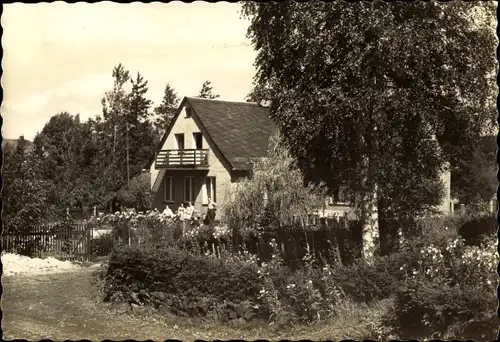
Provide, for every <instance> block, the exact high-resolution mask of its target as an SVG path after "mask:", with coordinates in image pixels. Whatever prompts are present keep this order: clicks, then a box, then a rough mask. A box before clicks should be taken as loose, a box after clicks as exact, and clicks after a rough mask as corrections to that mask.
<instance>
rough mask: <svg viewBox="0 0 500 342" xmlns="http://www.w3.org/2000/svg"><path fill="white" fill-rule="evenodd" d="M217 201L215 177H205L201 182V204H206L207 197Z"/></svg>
mask: <svg viewBox="0 0 500 342" xmlns="http://www.w3.org/2000/svg"><path fill="white" fill-rule="evenodd" d="M209 198H211V199H212V201H214V202H217V199H216V198H215V177H206V178H205V184H203V204H205V205H208V199H209Z"/></svg>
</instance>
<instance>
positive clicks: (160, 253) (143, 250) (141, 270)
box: [106, 246, 260, 301]
mask: <svg viewBox="0 0 500 342" xmlns="http://www.w3.org/2000/svg"><path fill="white" fill-rule="evenodd" d="M106 281H107V289H108V293H107V296H108V297H110V296H112V295H113V293H114V292H116V291H129V290H131V289H134V288H135V289H144V290H146V291H162V292H165V293H170V294H178V295H182V296H186V297H198V296H210V297H213V298H215V299H218V300H220V301H223V300H231V301H243V300H246V299H255V298H257V295H258V292H259V289H260V288H259V278H258V273H257V268H256V266H255V265H253V264H250V263H245V262H242V261H238V260H234V261H231V262H226V261H224V260H221V259H218V258H214V257H209V256H205V255H193V254H190V253H189V252H186V251H182V250H180V249H178V248H175V247H171V248H156V249H154V248H149V247H140V246H136V247H128V246H123V247H120V248H117V249H115V250H114V252H113V253H112V254H111V257H110V260H109V265H108V271H107V274H106Z"/></svg>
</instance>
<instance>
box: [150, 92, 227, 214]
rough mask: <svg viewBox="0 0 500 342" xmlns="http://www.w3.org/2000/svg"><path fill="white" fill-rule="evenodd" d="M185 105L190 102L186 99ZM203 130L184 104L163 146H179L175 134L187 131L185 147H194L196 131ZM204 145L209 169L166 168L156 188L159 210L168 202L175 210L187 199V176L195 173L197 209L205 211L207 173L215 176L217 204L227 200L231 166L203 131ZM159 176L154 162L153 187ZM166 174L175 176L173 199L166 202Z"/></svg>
mask: <svg viewBox="0 0 500 342" xmlns="http://www.w3.org/2000/svg"><path fill="white" fill-rule="evenodd" d="M186 105H188V103H187V102H186ZM197 132H201V129H200V128H199V127H198V125H197V124H196V122H195V120H194V119H193V118H192V117H191V118H186V110H185V108H182V111H181V113H180V115H179V116H178V117H177V120H176V121H175V123H174V125H173V127H172V130H171V131H170V134H169V135H168V137H167V139H166V140H165V143H164V144H163V146H162V147H161V149H162V150H168V149H177V147H178V146H177V141H176V139H175V134H180V133H183V134H184V145H185V148H187V149H190V148H195V142H194V137H193V133H197ZM203 148H204V149H208V161H209V169H208V171H207V170H206V169H205V170H167V171H166V172H165V175H164V177H163V180H162V181H161V182H162V183H161V184H160V187H159V189H158V191H157V192H156V194H155V196H154V200H153V207H154V208H157V209H158V210H163V209H164V208H165V207H166V205H167V204H168V205H169V207H170V208H171V209H172V210H177V208H178V207H179V205H180V203H181V202H183V201H184V177H187V176H192V177H194V180H193V182H194V184H193V187H194V189H195V196H196V201H195V203H194V206H195V208H196V210H199V211H201V212H206V210H207V207H206V205H203V204H202V201H203V195H202V191H201V187H202V185H203V184H204V183H205V177H215V183H216V186H215V188H216V190H215V191H216V192H215V197H216V202H217V204H219V206H220V204H221V203H224V200H225V196H226V194H227V192H228V189H230V186H231V176H230V172H229V169H228V168H227V167H226V165H224V163H223V157H222V155H221V154H220V153H219V152H218V151H216V150H215V151H214V149H212V147H211V146H209V144H208V141H207V138H206V137H205V135H203ZM157 176H158V170H155V166H154V163H153V164H152V165H151V187H153V184H154V183H155V181H156V177H157ZM166 177H174V179H175V185H174V189H175V194H174V200H175V202H174V203H167V202H165V200H164V182H165V178H166Z"/></svg>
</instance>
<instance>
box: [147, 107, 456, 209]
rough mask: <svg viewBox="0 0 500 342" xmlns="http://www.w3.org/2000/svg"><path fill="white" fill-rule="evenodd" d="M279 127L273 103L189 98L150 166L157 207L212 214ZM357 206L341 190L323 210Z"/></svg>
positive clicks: (248, 171)
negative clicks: (187, 207) (212, 205)
mask: <svg viewBox="0 0 500 342" xmlns="http://www.w3.org/2000/svg"><path fill="white" fill-rule="evenodd" d="M275 132H276V127H275V125H274V123H273V122H272V121H271V119H270V118H269V109H268V108H267V106H261V105H259V104H257V103H250V102H228V101H221V100H212V99H203V98H194V97H185V98H184V99H183V100H182V102H181V104H180V106H179V108H178V110H177V112H176V114H175V116H174V118H173V119H172V122H171V124H170V126H169V127H168V129H167V131H166V132H165V134H164V136H163V137H162V140H161V142H160V144H159V148H158V150H157V152H156V154H155V157H154V159H152V160H151V161H150V163H149V165H148V166H147V168H148V169H149V171H150V176H151V189H152V193H153V196H154V198H153V207H154V208H156V209H158V210H160V211H162V210H163V209H164V208H165V207H166V206H167V205H168V206H169V207H170V208H171V209H172V210H174V211H175V210H177V208H178V207H179V206H180V204H181V203H185V202H188V201H189V202H192V203H193V204H194V206H195V209H196V210H198V211H199V212H202V213H206V211H207V206H208V199H209V198H212V199H213V200H214V201H215V202H216V203H217V204H218V205H221V204H224V202H225V199H226V198H227V196H229V194H230V191H231V189H232V188H233V187H234V185H235V184H236V183H237V182H238V181H239V180H240V179H242V178H244V177H249V176H250V175H251V171H252V166H253V162H254V161H255V160H257V159H259V158H263V157H266V156H267V149H268V143H269V138H270V137H271V135H272V134H274V133H275ZM442 179H443V181H444V184H445V188H446V196H445V198H444V199H443V202H442V205H441V206H440V208H441V210H442V211H443V213H450V212H451V210H452V209H451V208H452V203H451V199H450V183H451V182H450V174H449V173H444V174H443V175H442ZM353 210H354V208H353V206H352V205H351V204H350V203H347V201H345V200H344V199H343V198H342V194H341V192H339V191H337V192H335V193H332V196H331V197H330V198H329V199H328V201H327V203H326V209H325V210H324V211H322V212H321V213H319V214H320V216H343V215H344V214H345V213H351V215H352V214H354V213H353Z"/></svg>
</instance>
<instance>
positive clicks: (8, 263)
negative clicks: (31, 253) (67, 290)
mask: <svg viewBox="0 0 500 342" xmlns="http://www.w3.org/2000/svg"><path fill="white" fill-rule="evenodd" d="M2 265H3V276H4V277H9V276H13V275H41V274H50V273H60V272H68V271H75V270H78V269H80V268H81V266H79V265H76V264H74V263H72V262H70V261H61V260H57V259H55V258H52V257H49V258H45V259H39V258H29V257H26V256H22V255H17V254H12V253H2Z"/></svg>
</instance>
